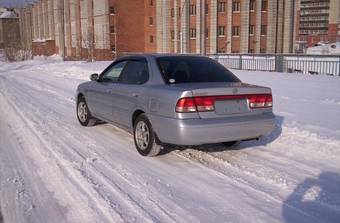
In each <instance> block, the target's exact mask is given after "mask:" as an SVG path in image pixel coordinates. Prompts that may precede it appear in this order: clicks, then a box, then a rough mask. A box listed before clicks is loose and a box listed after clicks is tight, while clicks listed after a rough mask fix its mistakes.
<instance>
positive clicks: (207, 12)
mask: <svg viewBox="0 0 340 223" xmlns="http://www.w3.org/2000/svg"><path fill="white" fill-rule="evenodd" d="M205 14H209V5H208V4H205Z"/></svg>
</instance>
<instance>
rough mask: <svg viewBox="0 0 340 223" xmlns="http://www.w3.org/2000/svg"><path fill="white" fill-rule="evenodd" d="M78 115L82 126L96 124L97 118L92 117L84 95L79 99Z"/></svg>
mask: <svg viewBox="0 0 340 223" xmlns="http://www.w3.org/2000/svg"><path fill="white" fill-rule="evenodd" d="M77 117H78V121H79V123H80V124H81V125H82V126H93V125H95V124H96V119H95V118H93V117H92V115H91V113H90V110H89V108H88V107H87V104H86V101H85V98H84V97H81V98H80V99H79V100H78V104H77Z"/></svg>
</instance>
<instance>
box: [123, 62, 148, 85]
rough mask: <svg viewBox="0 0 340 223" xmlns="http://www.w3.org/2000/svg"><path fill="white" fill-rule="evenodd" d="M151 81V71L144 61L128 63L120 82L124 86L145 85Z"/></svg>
mask: <svg viewBox="0 0 340 223" xmlns="http://www.w3.org/2000/svg"><path fill="white" fill-rule="evenodd" d="M148 80H149V70H148V65H147V62H144V61H135V60H131V61H128V62H127V64H126V66H125V68H124V70H123V72H122V74H121V76H120V77H119V82H120V83H124V84H144V83H145V82H147V81H148Z"/></svg>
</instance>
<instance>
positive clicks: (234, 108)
mask: <svg viewBox="0 0 340 223" xmlns="http://www.w3.org/2000/svg"><path fill="white" fill-rule="evenodd" d="M248 111H249V108H248V103H247V100H245V99H240V100H227V101H215V112H216V114H218V115H227V114H237V113H245V112H248Z"/></svg>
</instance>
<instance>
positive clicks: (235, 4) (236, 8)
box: [233, 1, 241, 12]
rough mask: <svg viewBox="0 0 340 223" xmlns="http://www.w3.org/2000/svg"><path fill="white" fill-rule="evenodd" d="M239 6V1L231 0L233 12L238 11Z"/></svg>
mask: <svg viewBox="0 0 340 223" xmlns="http://www.w3.org/2000/svg"><path fill="white" fill-rule="evenodd" d="M240 8H241V3H240V2H238V1H233V12H239V11H240Z"/></svg>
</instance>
